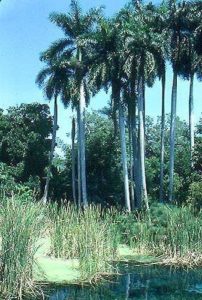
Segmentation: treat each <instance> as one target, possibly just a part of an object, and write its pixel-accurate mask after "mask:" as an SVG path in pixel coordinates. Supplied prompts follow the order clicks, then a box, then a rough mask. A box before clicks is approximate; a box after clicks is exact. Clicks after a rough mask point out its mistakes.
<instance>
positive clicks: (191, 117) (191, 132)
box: [189, 73, 194, 168]
mask: <svg viewBox="0 0 202 300" xmlns="http://www.w3.org/2000/svg"><path fill="white" fill-rule="evenodd" d="M193 89H194V74H193V73H192V74H191V78H190V88H189V135H190V154H191V167H192V168H193V152H194V96H193Z"/></svg>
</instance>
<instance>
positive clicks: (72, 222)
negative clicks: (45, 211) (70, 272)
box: [49, 204, 79, 259]
mask: <svg viewBox="0 0 202 300" xmlns="http://www.w3.org/2000/svg"><path fill="white" fill-rule="evenodd" d="M49 216H50V222H51V226H50V239H51V254H53V255H54V256H55V257H57V258H67V259H68V258H75V257H78V230H79V213H78V211H77V208H76V207H75V206H73V205H71V204H68V205H67V206H62V207H58V206H57V205H54V204H51V205H50V206H49Z"/></svg>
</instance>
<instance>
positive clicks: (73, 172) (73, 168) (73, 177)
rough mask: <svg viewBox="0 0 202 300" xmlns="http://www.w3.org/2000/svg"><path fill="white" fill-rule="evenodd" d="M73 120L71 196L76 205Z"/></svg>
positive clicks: (73, 123)
mask: <svg viewBox="0 0 202 300" xmlns="http://www.w3.org/2000/svg"><path fill="white" fill-rule="evenodd" d="M75 127H76V126H75V119H74V118H73V119H72V134H71V138H72V151H71V152H72V195H73V200H74V204H75V205H76V172H75V132H76V128H75Z"/></svg>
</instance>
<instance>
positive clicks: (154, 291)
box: [47, 265, 202, 300]
mask: <svg viewBox="0 0 202 300" xmlns="http://www.w3.org/2000/svg"><path fill="white" fill-rule="evenodd" d="M121 270H122V272H123V273H124V274H123V275H121V276H117V277H114V278H112V279H111V280H110V282H109V281H107V282H105V283H102V284H100V285H99V286H96V287H92V286H85V287H81V286H68V287H65V288H60V289H58V290H56V291H55V292H53V293H52V294H51V295H50V296H49V297H48V298H47V299H49V300H113V299H114V300H129V299H130V300H131V299H134V300H137V299H139V300H190V299H191V300H199V299H200V300H202V270H190V271H189V272H188V271H186V270H179V269H173V268H167V267H157V266H153V267H134V266H130V265H124V266H122V267H121Z"/></svg>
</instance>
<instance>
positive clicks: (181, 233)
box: [119, 205, 202, 265]
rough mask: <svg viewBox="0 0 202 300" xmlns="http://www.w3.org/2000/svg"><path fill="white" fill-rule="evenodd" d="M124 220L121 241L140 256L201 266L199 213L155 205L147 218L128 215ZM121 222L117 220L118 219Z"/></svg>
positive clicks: (201, 234) (201, 236)
mask: <svg viewBox="0 0 202 300" xmlns="http://www.w3.org/2000/svg"><path fill="white" fill-rule="evenodd" d="M121 218H122V219H123V221H124V227H123V228H122V237H123V240H124V242H126V243H127V244H129V245H130V246H131V247H133V248H135V249H136V250H137V251H139V252H140V253H142V252H143V253H144V252H147V253H151V254H154V255H157V256H164V257H165V258H167V262H168V263H169V262H170V263H176V264H184V265H189V264H202V214H201V213H199V214H198V215H196V214H194V213H193V211H192V209H191V208H190V207H180V208H178V207H174V206H166V205H154V206H153V207H151V214H150V220H148V217H147V215H144V214H142V215H138V217H137V216H134V215H130V216H128V217H125V218H123V215H122V216H121ZM119 222H120V220H119Z"/></svg>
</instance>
